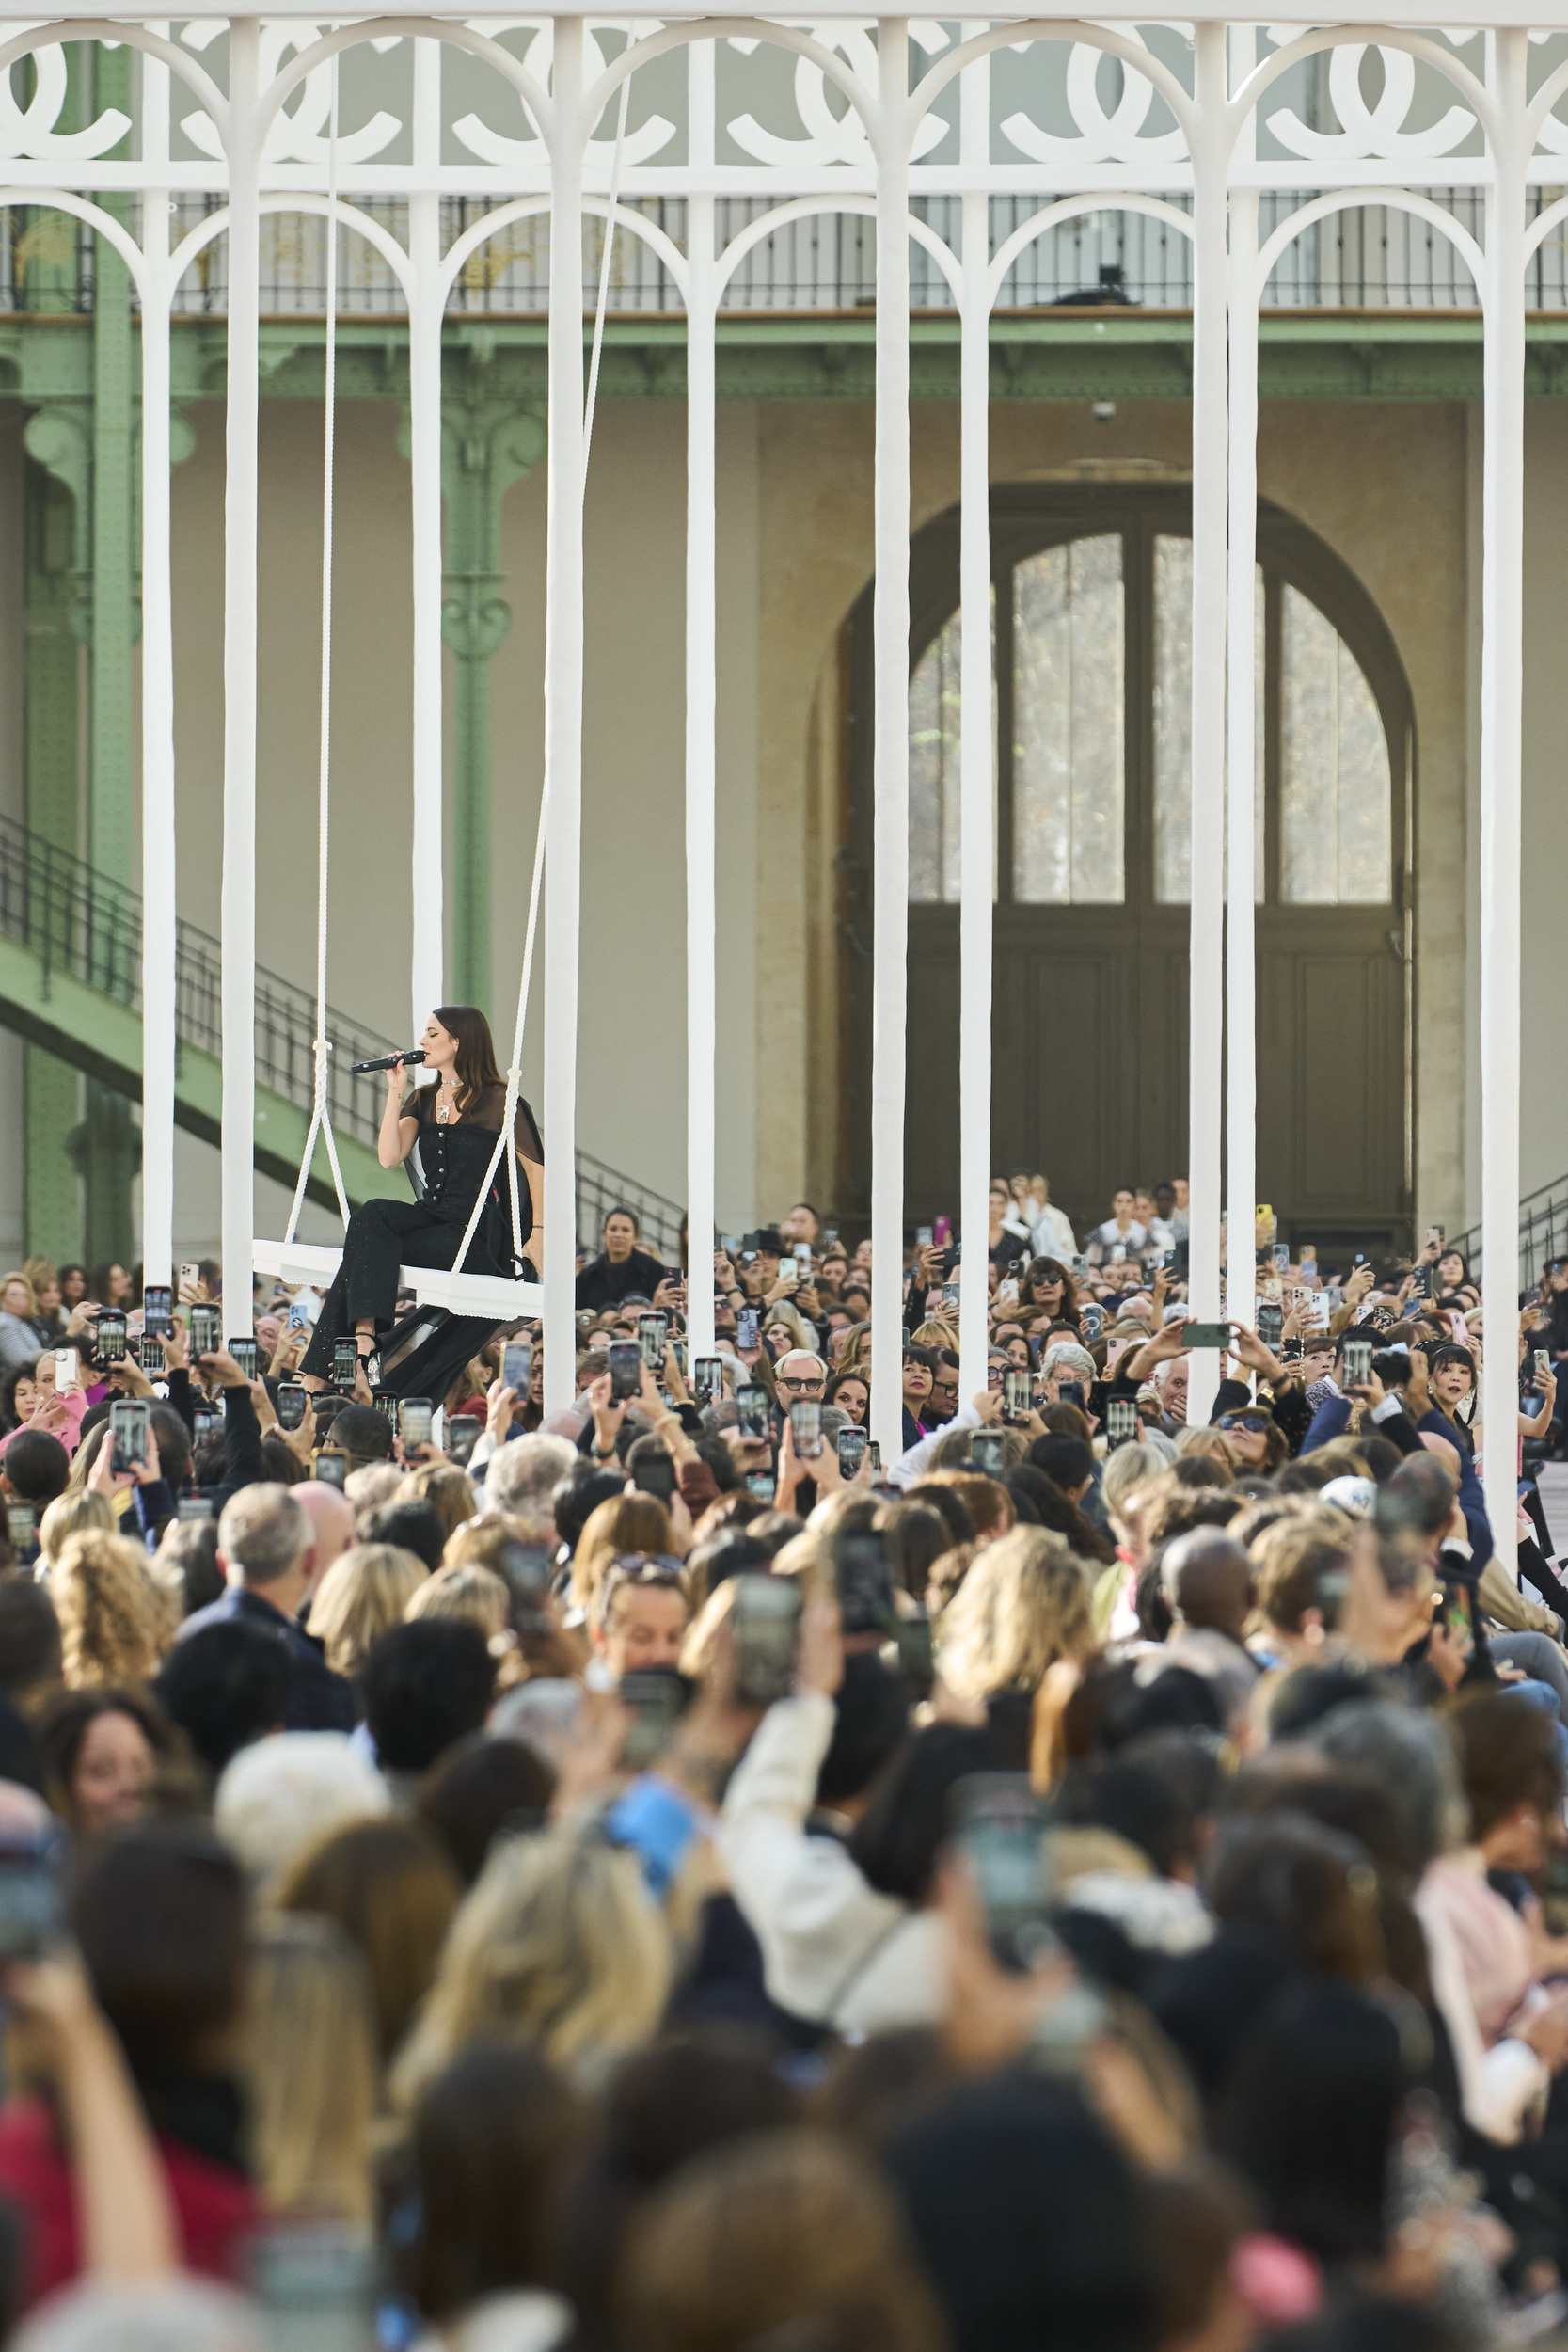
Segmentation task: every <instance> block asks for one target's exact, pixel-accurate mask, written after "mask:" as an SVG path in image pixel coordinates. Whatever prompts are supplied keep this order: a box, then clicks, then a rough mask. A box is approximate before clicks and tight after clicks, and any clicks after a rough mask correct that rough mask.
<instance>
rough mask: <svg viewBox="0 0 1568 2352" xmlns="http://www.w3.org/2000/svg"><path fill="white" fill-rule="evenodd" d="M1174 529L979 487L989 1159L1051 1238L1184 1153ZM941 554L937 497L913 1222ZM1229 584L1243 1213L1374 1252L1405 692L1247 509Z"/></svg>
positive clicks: (861, 853) (1175, 506)
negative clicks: (985, 680)
mask: <svg viewBox="0 0 1568 2352" xmlns="http://www.w3.org/2000/svg"><path fill="white" fill-rule="evenodd" d="M1191 518H1192V505H1191V497H1190V493H1189V492H1188V491H1187V489H1186V488H1185V487H1184V486H1182V485H1177V484H1171V485H1164V484H1148V485H1144V484H1100V483H1096V484H1086V483H1085V484H1076V483H1074V484H1019V485H997V486H996V487H994V488H993V490H992V493H991V612H990V628H991V644H992V665H991V667H992V691H991V710H990V729H989V733H990V767H991V797H992V809H993V814H994V828H993V830H994V839H995V845H996V849H995V861H994V866H993V871H992V876H991V890H992V897H993V900H994V904H995V917H994V922H993V927H992V955H993V964H992V1007H993V1019H992V1057H991V1071H992V1087H991V1100H992V1135H991V1145H992V1153H993V1160H994V1164H995V1165H996V1166H997V1167H999V1168H1020V1167H1022V1166H1025V1165H1027V1166H1028V1167H1029V1168H1031V1169H1039V1170H1040V1171H1041V1172H1043V1173H1044V1174H1046V1175H1048V1176H1049V1177H1050V1179H1051V1183H1052V1187H1053V1199H1054V1200H1056V1201H1058V1202H1059V1203H1060V1204H1061V1205H1062V1206H1064V1207H1065V1208H1066V1209H1067V1210H1068V1211H1069V1215H1071V1216H1074V1217H1075V1218H1077V1219H1078V1220H1079V1222H1080V1224H1082V1223H1083V1222H1085V1220H1087V1219H1090V1218H1093V1219H1094V1220H1098V1219H1099V1218H1101V1217H1103V1216H1105V1215H1106V1214H1107V1213H1108V1210H1109V1205H1110V1190H1111V1189H1114V1187H1115V1185H1116V1184H1117V1183H1120V1182H1123V1181H1127V1180H1129V1179H1131V1180H1132V1181H1138V1182H1147V1183H1153V1182H1156V1181H1157V1180H1158V1179H1159V1178H1160V1177H1162V1176H1171V1175H1178V1174H1180V1173H1181V1171H1182V1169H1183V1168H1184V1165H1185V1161H1186V1156H1187V1073H1188V1060H1189V1047H1188V1037H1187V1017H1188V1016H1187V1008H1188V985H1187V981H1188V975H1187V952H1188V946H1189V932H1190V915H1189V906H1190V895H1191V894H1190V874H1189V865H1190V857H1191V817H1192V745H1191V716H1190V711H1191V694H1192V519H1191ZM958 539H959V517H958V510H957V508H950V509H949V510H948V511H947V512H946V513H945V514H942V515H940V516H936V517H935V518H934V519H933V520H932V521H931V522H930V523H928V524H927V525H926V526H925V528H924V529H923V530H921V531H920V532H917V533H916V534H915V537H914V540H913V542H912V544H911V567H910V612H911V673H910V702H909V709H910V871H909V894H910V909H909V1034H908V1041H907V1043H908V1056H909V1064H908V1066H909V1070H910V1073H911V1080H910V1086H909V1089H908V1102H909V1125H908V1128H907V1131H906V1157H905V1166H906V1190H905V1211H906V1216H907V1217H908V1219H909V1221H910V1224H911V1230H912V1229H913V1228H914V1227H915V1226H917V1225H919V1224H922V1223H928V1222H930V1220H931V1218H932V1216H935V1215H936V1214H939V1213H941V1212H946V1213H947V1214H948V1215H950V1216H951V1215H953V1214H954V1213H955V1211H956V1209H957V1205H958V1203H957V1189H958V1125H957V1117H956V1099H954V1098H953V1097H952V1073H953V1072H954V1070H955V1069H956V1067H957V1059H958V1000H959V993H960V991H959V985H958V898H959V896H960V891H961V884H962V865H961V857H960V823H959V815H960V800H961V794H960V784H959V764H960V746H961V739H962V728H961V721H962V715H963V714H962V706H961V687H962V680H961V675H960V673H961V660H960V657H961V651H962V646H961V632H960V627H959V619H958ZM1258 584H1259V595H1258V601H1257V614H1258V617H1257V634H1256V639H1255V643H1254V648H1253V660H1254V685H1255V690H1256V692H1255V702H1256V711H1255V735H1254V741H1253V753H1254V758H1255V762H1256V769H1255V772H1256V774H1257V776H1258V778H1259V785H1260V789H1259V792H1258V795H1257V803H1256V834H1255V853H1256V868H1257V880H1256V885H1255V887H1256V898H1257V914H1258V923H1257V972H1258V1004H1257V1021H1258V1106H1259V1108H1258V1122H1259V1160H1258V1172H1259V1198H1260V1199H1262V1200H1269V1201H1270V1202H1271V1203H1273V1205H1274V1206H1275V1208H1276V1210H1277V1211H1278V1212H1279V1214H1280V1218H1281V1228H1282V1232H1284V1233H1285V1234H1286V1236H1287V1237H1291V1236H1300V1237H1301V1238H1304V1239H1309V1240H1311V1241H1313V1242H1316V1243H1319V1244H1323V1245H1325V1246H1326V1245H1329V1244H1332V1243H1334V1242H1335V1241H1336V1240H1337V1239H1339V1238H1344V1239H1348V1238H1350V1237H1351V1236H1355V1237H1357V1239H1356V1243H1355V1246H1357V1247H1362V1246H1370V1247H1376V1246H1391V1245H1393V1244H1394V1243H1395V1242H1396V1241H1398V1240H1401V1239H1402V1236H1403V1235H1404V1234H1405V1233H1406V1232H1407V1231H1408V1228H1407V1225H1406V1224H1405V1223H1404V1222H1402V1220H1403V1219H1405V1218H1406V1217H1407V1216H1408V1209H1409V1191H1410V1183H1411V1155H1412V1150H1413V1136H1414V1132H1415V1130H1414V1102H1413V1097H1412V1092H1411V1088H1412V1074H1411V1073H1412V1066H1413V1065H1412V1059H1411V1052H1410V1040H1411V1027H1410V1013H1411V1005H1412V1003H1413V992H1412V979H1411V969H1410V955H1411V952H1412V941H1413V938H1414V927H1413V922H1412V918H1411V911H1410V908H1409V904H1408V892H1407V890H1406V888H1405V879H1404V878H1405V872H1406V869H1407V862H1408V853H1407V850H1406V847H1405V844H1406V840H1407V832H1408V825H1409V815H1410V802H1411V787H1412V782H1413V771H1414V725H1413V718H1412V706H1411V701H1410V691H1409V687H1408V684H1407V682H1406V680H1405V676H1404V672H1403V669H1402V664H1401V662H1400V659H1399V655H1398V652H1397V649H1396V648H1395V645H1394V643H1393V640H1392V637H1391V636H1390V634H1389V631H1388V629H1387V627H1386V624H1385V622H1384V620H1383V618H1382V615H1381V614H1380V613H1379V612H1378V611H1377V608H1376V606H1375V605H1374V604H1373V602H1372V600H1371V598H1370V596H1368V594H1367V592H1366V590H1365V589H1364V588H1363V587H1362V586H1361V584H1360V582H1359V581H1358V580H1356V579H1355V578H1354V575H1353V574H1352V573H1351V572H1350V571H1349V569H1348V568H1347V566H1346V565H1345V564H1343V563H1341V562H1340V561H1339V559H1338V557H1337V556H1336V555H1335V554H1334V553H1333V551H1332V550H1331V549H1330V548H1328V547H1326V546H1325V545H1324V543H1323V541H1322V540H1321V539H1319V538H1318V537H1317V536H1316V534H1315V533H1313V532H1311V531H1309V530H1307V528H1306V526H1305V525H1303V524H1301V523H1299V522H1297V521H1295V520H1294V519H1293V518H1292V517H1291V516H1288V515H1285V514H1282V513H1281V512H1280V511H1279V510H1278V509H1277V508H1275V507H1273V506H1270V505H1268V504H1267V503H1266V502H1260V503H1259V515H1258ZM872 596H873V591H872V590H871V589H869V588H868V589H867V590H866V592H865V594H864V596H863V597H862V598H861V599H860V601H859V603H858V604H857V606H856V609H855V613H854V616H853V619H852V622H851V627H850V631H849V652H850V675H849V699H848V721H849V725H848V731H847V755H848V806H847V830H846V834H845V839H844V843H843V856H842V859H841V865H840V872H841V875H842V877H843V887H844V898H843V902H842V921H841V925H840V934H839V936H840V942H841V954H840V962H839V972H840V979H841V986H842V989H843V992H844V1004H845V1023H844V1032H843V1034H844V1036H845V1040H846V1045H847V1053H846V1058H845V1063H844V1071H845V1092H844V1098H843V1113H842V1133H843V1136H844V1138H845V1153H844V1165H845V1168H846V1171H847V1179H846V1191H845V1196H844V1197H845V1199H846V1200H847V1201H849V1202H853V1201H854V1200H857V1199H858V1198H863V1197H864V1193H865V1189H866V1187H867V1186H868V1184H869V1161H868V1157H867V1151H866V1140H865V1136H866V1130H865V1118H864V1110H865V1104H866V1101H867V1095H868V1089H869V1082H870V1069H871V1036H872V1025H873V1008H872V1001H871V992H870V987H869V978H870V961H869V955H868V947H869V943H870V941H871V938H872V934H873V930H874V924H875V909H874V906H873V903H872V897H873V894H872V887H871V884H872V876H873V873H874V868H875V853H874V842H873V833H874V827H873V819H872V806H873V790H872V766H873V759H872V749H873V737H874V727H873V723H872V700H873V695H872V683H873V666H874V665H873V661H872V644H871V638H872V629H871V608H872ZM1214 1049H1215V1050H1218V1041H1215V1048H1214Z"/></svg>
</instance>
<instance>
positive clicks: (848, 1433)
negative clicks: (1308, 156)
mask: <svg viewBox="0 0 1568 2352" xmlns="http://www.w3.org/2000/svg"><path fill="white" fill-rule="evenodd" d="M866 1442H867V1440H866V1435H865V1432H864V1430H863V1429H859V1428H857V1427H856V1426H855V1423H854V1422H850V1423H849V1425H848V1427H847V1428H846V1429H841V1430H840V1431H839V1433H838V1469H839V1475H840V1477H841V1478H853V1477H854V1476H855V1474H856V1472H857V1471H858V1470H859V1469H860V1466H861V1464H862V1463H863V1461H864V1459H865V1448H866Z"/></svg>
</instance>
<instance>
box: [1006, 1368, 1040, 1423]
mask: <svg viewBox="0 0 1568 2352" xmlns="http://www.w3.org/2000/svg"><path fill="white" fill-rule="evenodd" d="M1033 1385H1034V1384H1033V1382H1032V1381H1031V1380H1030V1377H1029V1375H1028V1374H1027V1373H1026V1372H1017V1371H1015V1372H1005V1373H1004V1374H1003V1375H1002V1408H1003V1410H1004V1412H1005V1413H1006V1416H1007V1418H1008V1420H1009V1421H1027V1419H1028V1417H1029V1394H1030V1391H1031V1389H1032V1387H1033Z"/></svg>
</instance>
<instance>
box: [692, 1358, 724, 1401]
mask: <svg viewBox="0 0 1568 2352" xmlns="http://www.w3.org/2000/svg"><path fill="white" fill-rule="evenodd" d="M691 1376H692V1381H693V1384H694V1386H695V1389H696V1393H697V1402H698V1404H699V1405H717V1404H718V1402H719V1400H720V1398H721V1396H722V1395H723V1393H724V1366H723V1363H722V1360H721V1359H720V1358H719V1357H717V1356H699V1357H698V1359H697V1360H696V1362H695V1363H694V1364H693V1365H692V1367H691Z"/></svg>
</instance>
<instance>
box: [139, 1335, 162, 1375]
mask: <svg viewBox="0 0 1568 2352" xmlns="http://www.w3.org/2000/svg"><path fill="white" fill-rule="evenodd" d="M136 1361H137V1363H138V1364H140V1366H141V1368H142V1370H143V1372H145V1373H146V1375H147V1376H148V1378H149V1379H150V1380H156V1379H161V1378H162V1377H163V1375H164V1372H165V1370H166V1365H165V1363H164V1343H163V1341H162V1340H155V1339H150V1338H149V1337H148V1335H147V1334H146V1333H145V1332H144V1333H143V1334H142V1336H141V1338H140V1339H139V1340H138V1341H137V1342H136Z"/></svg>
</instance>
